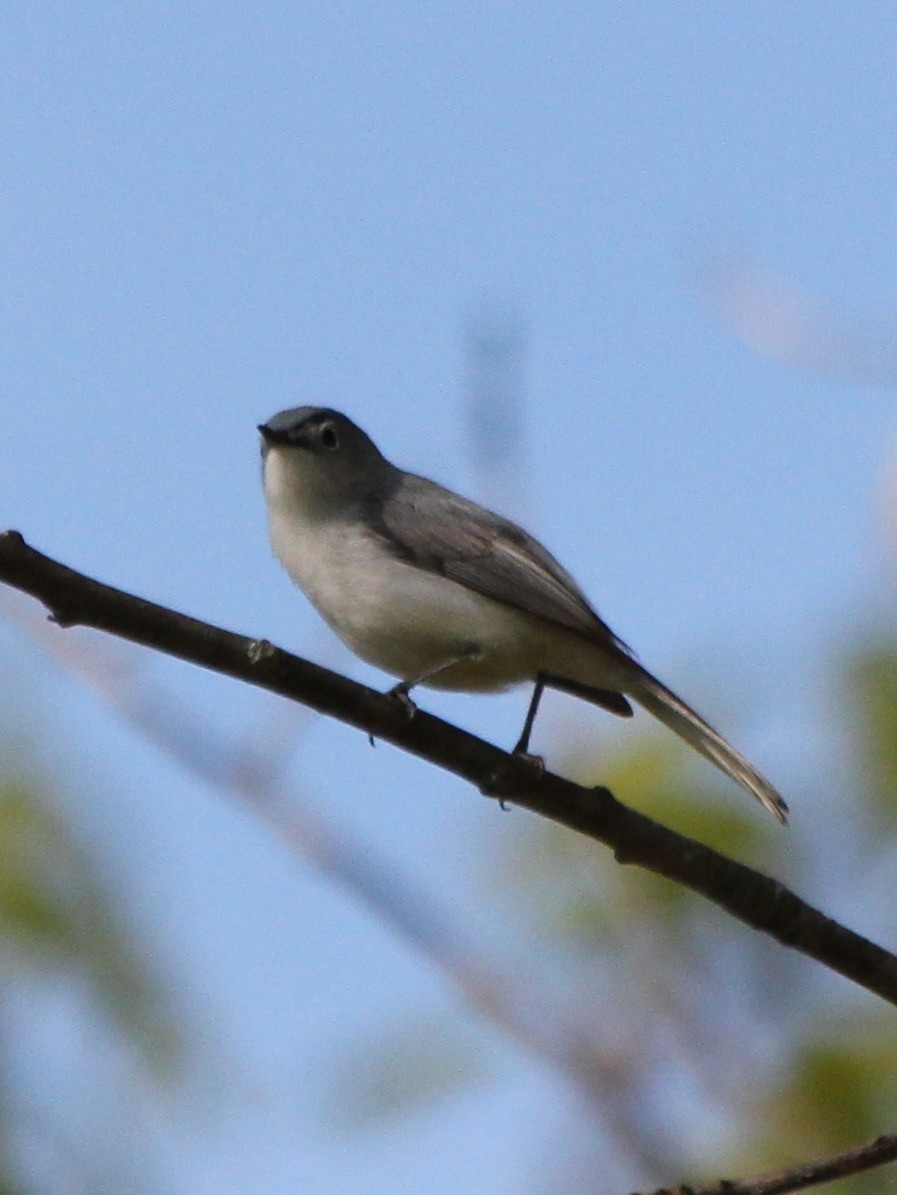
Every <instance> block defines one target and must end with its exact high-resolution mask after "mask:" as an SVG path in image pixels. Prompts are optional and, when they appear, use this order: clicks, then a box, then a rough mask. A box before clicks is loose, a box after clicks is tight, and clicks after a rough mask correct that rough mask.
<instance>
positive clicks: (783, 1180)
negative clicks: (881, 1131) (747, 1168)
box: [654, 1134, 897, 1195]
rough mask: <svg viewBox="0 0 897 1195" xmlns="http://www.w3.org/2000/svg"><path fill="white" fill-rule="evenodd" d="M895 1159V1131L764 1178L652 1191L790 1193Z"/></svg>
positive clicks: (679, 1194)
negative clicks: (850, 1148)
mask: <svg viewBox="0 0 897 1195" xmlns="http://www.w3.org/2000/svg"><path fill="white" fill-rule="evenodd" d="M895 1161H897V1134H891V1135H889V1136H887V1137H878V1138H876V1140H875V1141H872V1142H870V1144H869V1145H863V1146H860V1148H859V1149H852V1150H850V1151H849V1152H848V1153H843V1154H838V1155H837V1157H834V1158H826V1159H825V1160H823V1161H820V1162H805V1163H804V1164H803V1165H802V1166H795V1167H793V1168H792V1169H790V1170H781V1171H779V1172H778V1173H777V1174H767V1175H766V1176H764V1177H763V1178H753V1179H747V1178H739V1179H729V1178H721V1179H719V1180H718V1181H717V1182H713V1183H711V1184H710V1185H709V1186H705V1187H689V1186H679V1187H663V1188H662V1189H661V1190H659V1191H655V1192H654V1195H791V1192H793V1191H806V1190H808V1189H809V1188H810V1187H820V1186H822V1184H823V1183H831V1182H834V1181H835V1180H836V1179H839V1178H849V1177H851V1176H852V1175H854V1174H862V1173H863V1172H864V1171H866V1170H872V1169H874V1168H875V1167H876V1166H884V1165H885V1164H886V1163H888V1162H895Z"/></svg>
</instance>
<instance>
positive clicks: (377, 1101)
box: [332, 1020, 486, 1129]
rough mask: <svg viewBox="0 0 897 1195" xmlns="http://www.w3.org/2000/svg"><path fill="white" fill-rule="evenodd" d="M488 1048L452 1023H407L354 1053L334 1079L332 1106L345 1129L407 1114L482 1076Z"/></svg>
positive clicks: (425, 1021)
mask: <svg viewBox="0 0 897 1195" xmlns="http://www.w3.org/2000/svg"><path fill="white" fill-rule="evenodd" d="M485 1073H486V1068H485V1066H484V1062H483V1058H482V1051H481V1050H478V1049H475V1048H474V1046H473V1045H472V1044H471V1042H470V1040H469V1039H468V1037H467V1036H466V1035H464V1034H462V1033H461V1031H460V1030H459V1028H458V1027H456V1026H454V1025H450V1024H449V1023H448V1022H446V1021H436V1020H420V1021H418V1022H417V1023H414V1022H411V1023H408V1022H405V1021H403V1022H401V1023H400V1024H396V1025H394V1026H390V1027H388V1028H383V1029H381V1030H380V1032H379V1033H378V1034H377V1036H376V1038H374V1037H370V1038H366V1039H365V1041H364V1042H362V1043H360V1044H358V1045H357V1046H355V1047H354V1048H352V1049H351V1050H350V1051H349V1052H348V1056H347V1057H346V1058H345V1059H344V1061H343V1063H342V1066H341V1073H340V1074H339V1075H337V1076H335V1077H334V1078H333V1080H332V1083H333V1090H332V1106H333V1110H334V1112H335V1117H336V1120H337V1122H338V1123H339V1124H340V1125H341V1126H342V1127H344V1128H349V1129H358V1128H362V1127H368V1126H369V1125H370V1124H371V1122H372V1121H374V1122H376V1121H381V1120H385V1119H388V1118H392V1117H397V1116H407V1115H409V1114H410V1113H414V1112H419V1111H421V1110H422V1109H423V1108H425V1107H428V1106H430V1105H432V1104H435V1103H437V1102H438V1101H440V1100H444V1099H447V1098H449V1097H450V1096H453V1095H456V1094H457V1093H458V1092H459V1091H460V1090H462V1089H464V1088H466V1087H468V1086H470V1085H471V1084H472V1083H473V1082H475V1081H477V1080H481V1079H482V1078H483V1077H484V1075H485Z"/></svg>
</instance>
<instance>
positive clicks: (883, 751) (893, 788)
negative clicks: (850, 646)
mask: <svg viewBox="0 0 897 1195" xmlns="http://www.w3.org/2000/svg"><path fill="white" fill-rule="evenodd" d="M848 681H849V684H850V688H851V691H852V694H853V698H854V701H853V709H854V725H855V728H856V736H857V739H858V747H859V750H858V752H857V754H858V757H859V758H858V762H859V764H860V770H861V774H862V775H863V778H864V779H865V783H866V789H867V792H868V794H869V796H870V797H871V798H872V800H873V801H874V803H875V808H876V811H877V812H878V814H879V815H880V817H881V818H883V819H884V821H885V823H886V825H887V827H888V829H889V830H892V829H893V828H894V823H895V821H897V652H895V650H894V648H893V647H892V646H891V645H888V646H885V645H875V646H872V647H868V648H865V649H861V650H859V651H857V652H856V653H855V655H854V657H853V659H852V660H851V661H850V662H849V665H848Z"/></svg>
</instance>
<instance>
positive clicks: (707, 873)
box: [0, 531, 897, 1004]
mask: <svg viewBox="0 0 897 1195" xmlns="http://www.w3.org/2000/svg"><path fill="white" fill-rule="evenodd" d="M0 580H4V581H6V582H8V583H9V584H10V585H13V586H15V587H16V588H18V589H22V590H24V591H25V592H27V593H30V594H32V595H33V596H34V597H36V598H39V599H40V600H41V601H42V602H43V603H44V604H45V605H46V606H47V607H48V608H49V610H50V611H51V613H52V616H53V618H54V620H55V621H56V622H57V623H59V624H60V625H61V626H65V627H68V626H74V625H76V624H80V625H84V626H92V627H95V628H97V629H98V630H102V631H106V632H108V633H110V634H114V635H118V636H120V637H122V638H125V639H130V640H132V641H133V642H135V643H142V644H144V645H145V646H147V647H153V648H155V649H157V650H158V651H162V652H165V653H167V654H168V655H172V656H176V657H178V658H180V659H184V660H188V661H190V662H191V663H194V664H199V665H201V666H202V667H205V668H210V669H212V670H213V671H216V672H220V673H223V674H224V675H227V676H232V677H235V678H236V679H239V680H243V681H246V682H248V683H249V684H252V685H256V686H257V687H259V688H262V689H267V690H269V691H270V692H274V693H279V694H281V695H282V696H284V697H288V698H291V699H292V700H294V701H301V702H303V703H304V704H306V705H309V706H311V707H312V708H313V709H316V710H318V711H319V712H320V713H324V714H328V715H330V716H332V717H336V718H339V719H340V720H342V721H344V722H347V723H349V724H350V725H352V726H356V727H358V728H359V729H360V730H363V731H365V732H366V733H368V734H372V735H375V736H376V737H378V738H382V739H385V740H387V741H388V742H391V743H394V744H395V745H396V746H399V747H403V748H404V749H405V750H407V751H410V752H412V753H413V754H415V755H419V756H421V757H422V758H424V759H428V760H429V761H430V762H432V763H435V764H438V765H439V766H441V767H443V768H445V769H446V770H447V771H450V772H453V773H454V774H455V775H457V776H460V777H462V778H463V779H465V780H467V781H469V782H470V783H471V784H474V785H475V786H476V787H477V788H478V789H480V791H482V792H484V793H486V794H487V795H488V796H493V797H500V798H501V799H502V800H504V801H509V802H513V803H514V804H517V805H521V806H523V807H525V808H527V809H530V810H532V811H533V812H535V813H539V814H542V815H543V816H544V817H548V818H551V819H552V820H554V821H557V822H559V823H561V824H562V825H565V826H568V827H570V828H571V829H573V830H577V831H579V832H580V833H582V834H586V835H589V836H590V837H592V838H595V839H597V840H598V841H599V842H603V843H605V844H606V845H607V846H609V847H611V848H612V849H613V851H614V853H615V856H616V858H617V859H618V860H619V861H620V862H621V863H635V864H638V865H639V866H642V867H645V868H647V869H649V870H650V871H654V872H656V873H657V874H659V875H663V876H666V877H667V878H668V879H671V880H675V881H677V882H679V883H681V884H684V885H685V886H686V887H688V888H691V889H692V890H693V891H694V892H698V893H700V894H701V895H702V896H705V897H707V898H708V899H709V900H711V901H713V902H714V903H715V904H717V905H719V906H720V908H723V909H725V910H726V911H727V912H729V913H731V914H732V916H734V917H737V918H739V919H740V920H741V921H744V922H745V923H746V924H747V925H750V926H752V927H753V928H754V929H757V930H760V931H761V932H763V933H767V934H769V935H771V936H772V937H774V938H776V939H777V940H778V941H779V942H781V943H782V944H783V945H785V946H789V947H791V948H792V949H794V950H797V951H799V952H800V953H802V954H805V955H807V956H808V957H809V958H813V959H815V960H816V961H817V962H820V963H823V964H824V965H825V966H827V967H830V968H831V969H832V970H834V971H837V972H839V973H840V974H841V975H843V976H845V977H846V978H848V979H851V980H853V981H854V982H855V983H857V984H859V985H860V986H861V987H864V988H866V989H867V990H868V991H870V992H874V993H875V994H877V995H879V996H881V997H882V998H883V999H884V1000H887V1001H889V1002H890V1003H892V1004H897V957H895V956H894V955H893V954H890V953H889V952H888V951H886V950H884V949H883V948H882V947H880V946H877V945H875V943H873V942H870V941H869V940H868V939H866V938H863V937H861V936H860V935H859V934H856V933H854V932H853V931H852V930H849V929H847V928H845V927H844V926H842V925H839V924H838V923H837V922H836V921H833V920H832V919H831V918H829V917H826V916H825V915H824V914H822V913H820V912H819V911H818V910H816V909H814V908H812V907H811V906H810V905H808V904H806V902H804V901H803V900H801V899H800V898H799V897H798V896H796V895H795V894H794V893H793V892H791V891H790V890H789V889H788V888H786V887H785V886H784V885H783V884H780V883H778V882H776V881H775V880H772V879H770V878H769V877H768V876H764V875H762V874H761V873H759V872H756V871H753V870H752V869H751V868H749V867H746V866H744V865H743V864H741V863H736V862H735V861H734V860H732V859H728V858H727V857H726V856H724V855H721V854H719V853H718V852H717V851H714V850H712V849H711V848H709V847H706V846H704V845H702V844H701V843H698V842H695V841H694V840H692V839H689V838H686V837H684V836H683V835H681V834H677V833H675V831H672V830H668V829H666V828H665V827H664V826H661V825H659V824H658V823H657V822H654V821H652V820H651V819H650V818H648V817H645V816H644V815H643V814H641V813H637V812H636V811H634V810H632V809H628V808H626V806H624V805H621V804H620V803H619V802H618V801H617V800H616V799H615V798H614V797H613V795H612V794H611V793H610V792H609V791H608V790H607V789H605V788H595V789H587V788H583V787H582V786H580V785H577V784H574V783H573V782H572V781H569V780H564V779H562V778H561V777H560V776H555V775H553V774H552V773H549V772H546V773H543V774H541V775H539V774H537V773H536V772H535V770H534V769H533V767H532V766H531V765H530V764H529V763H528V762H527V761H526V760H522V759H519V758H516V757H514V756H511V755H509V754H507V752H504V751H501V750H499V748H497V747H494V746H492V745H491V744H490V743H487V742H484V741H483V740H482V739H479V738H477V737H476V736H475V735H472V734H468V733H467V732H465V731H463V730H460V729H458V728H457V727H455V726H452V725H451V724H449V723H447V722H444V721H442V720H441V719H440V718H436V717H433V715H431V714H427V713H425V712H424V711H422V710H418V711H417V713H416V714H415V715H414V717H411V718H409V717H408V714H407V711H406V710H405V709H404V708H403V707H402V706H401V705H400V704H399V703H398V702H396V701H395V700H393V699H392V698H390V697H389V696H384V695H383V694H381V693H377V692H375V691H374V690H373V689H368V688H366V687H365V686H363V685H360V684H358V683H356V682H355V681H351V680H348V679H346V678H345V677H342V676H338V675H337V674H336V673H334V672H330V671H329V670H328V669H326V668H321V667H319V666H318V665H315V664H312V663H310V662H309V661H307V660H302V659H300V658H299V657H297V656H292V655H290V654H289V653H287V652H284V651H281V650H280V649H278V648H275V647H272V646H271V644H269V643H267V642H265V641H258V640H252V639H248V638H246V637H245V636H242V635H235V634H233V633H231V632H229V631H224V630H222V629H220V628H218V627H214V626H211V625H210V624H208V623H204V622H200V621H198V620H197V619H194V618H188V617H187V616H186V615H183V614H179V613H177V612H176V611H173V610H169V609H167V608H166V607H164V606H157V605H155V604H153V603H152V602H147V601H145V600H144V599H142V598H137V597H134V596H133V595H131V594H128V593H124V592H122V591H121V590H118V589H113V588H111V587H110V586H108V585H103V584H102V583H100V582H99V581H95V580H92V579H91V578H89V577H86V576H84V575H83V574H82V573H78V572H76V571H75V570H73V569H70V568H67V567H66V566H64V565H62V564H59V563H58V562H57V561H54V560H51V559H50V558H49V557H47V556H44V555H42V554H41V553H40V552H38V551H36V550H35V549H33V548H31V547H29V546H28V545H27V544H26V543H25V541H24V539H23V538H22V536H21V535H20V534H19V533H18V532H15V531H7V532H5V533H3V534H0Z"/></svg>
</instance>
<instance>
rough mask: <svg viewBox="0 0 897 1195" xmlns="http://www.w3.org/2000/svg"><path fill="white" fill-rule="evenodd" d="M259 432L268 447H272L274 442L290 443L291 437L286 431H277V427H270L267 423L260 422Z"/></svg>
mask: <svg viewBox="0 0 897 1195" xmlns="http://www.w3.org/2000/svg"><path fill="white" fill-rule="evenodd" d="M259 433H260V434H261V437H262V440H263V441H264V443H265V447H266V448H268V447H270V446H271V445H272V444H287V443H289V438H288V437H287V435H286V433H285V432H281V431H275V429H274V428H273V427H269V426H268V424H267V423H260V424H259Z"/></svg>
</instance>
